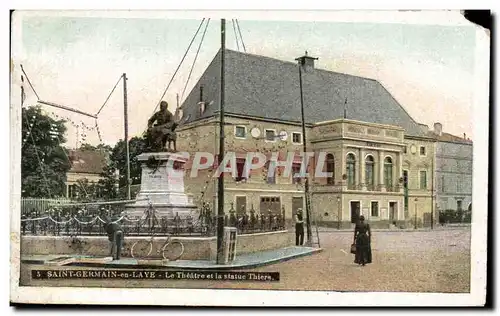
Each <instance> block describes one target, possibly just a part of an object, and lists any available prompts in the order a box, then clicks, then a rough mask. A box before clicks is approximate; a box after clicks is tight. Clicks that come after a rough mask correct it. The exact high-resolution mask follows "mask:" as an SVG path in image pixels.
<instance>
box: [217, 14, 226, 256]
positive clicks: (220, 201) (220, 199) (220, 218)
mask: <svg viewBox="0 0 500 316" xmlns="http://www.w3.org/2000/svg"><path fill="white" fill-rule="evenodd" d="M220 34H221V49H220V52H221V63H220V68H221V69H220V87H221V89H220V91H221V92H220V108H219V124H220V125H219V156H218V161H217V168H220V165H221V164H222V158H223V156H224V137H225V135H224V97H225V95H224V85H225V81H224V80H225V77H224V74H225V73H224V71H225V69H224V67H225V65H224V61H225V60H224V59H225V49H226V19H221V24H220ZM217 181H218V182H217V257H216V262H217V264H224V258H223V244H222V243H223V240H222V239H223V237H224V236H223V235H224V173H223V172H221V173H220V175H219V178H218V179H217Z"/></svg>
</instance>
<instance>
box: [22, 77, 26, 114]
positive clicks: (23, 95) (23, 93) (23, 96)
mask: <svg viewBox="0 0 500 316" xmlns="http://www.w3.org/2000/svg"><path fill="white" fill-rule="evenodd" d="M25 96H26V94H25V92H24V76H23V75H21V107H23V105H24V98H25Z"/></svg>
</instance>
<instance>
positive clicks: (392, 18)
mask: <svg viewBox="0 0 500 316" xmlns="http://www.w3.org/2000/svg"><path fill="white" fill-rule="evenodd" d="M145 2H147V1H140V2H137V1H127V0H124V1H122V2H121V5H122V6H123V7H122V8H127V9H133V8H138V7H141V8H145V7H148V8H150V9H151V8H156V9H157V8H158V7H159V4H158V3H155V4H154V6H151V5H149V6H148V5H147V4H145ZM188 2H189V1H183V2H182V3H169V7H170V8H177V9H185V6H186V5H188V6H189V4H188ZM291 2H294V1H289V6H292V7H293V8H295V9H299V8H302V9H304V8H310V6H311V5H310V3H307V2H306V3H304V2H296V3H300V4H298V5H297V4H295V3H291ZM423 2H425V1H420V2H419V5H418V6H420V5H422V4H423ZM480 2H481V1H476V2H474V4H475V5H476V6H478V7H477V8H484V7H488V5H487V4H486V5H484V4H483V5H481V3H480ZM54 3H55V5H56V6H58V7H59V8H71V9H77V8H78V9H82V8H87V9H99V8H100V9H109V3H108V2H106V1H99V2H91V1H87V2H85V3H68V2H66V1H57V2H56V1H52V8H54ZM265 3H266V5H267V9H271V8H270V7H269V6H272V7H273V8H277V6H276V5H275V3H269V2H268V1H266V2H265ZM351 3H352V2H349V4H348V5H349V6H350V5H351ZM32 4H35V6H38V7H40V6H43V7H44V8H48V7H47V2H45V1H44V2H43V4H42V3H39V2H32ZM427 4H431V6H435V5H436V3H435V1H428V2H427ZM16 5H17V7H18V8H19V9H26V8H29V9H32V8H33V5H31V6H29V5H26V4H25V3H21V2H20V1H18V2H16ZM181 5H182V6H184V7H182V8H181V7H180V6H181ZM213 5H214V4H213V3H206V4H205V3H203V4H201V3H198V4H196V6H192V5H191V6H190V8H191V9H194V8H195V7H197V8H208V7H209V6H213ZM231 5H232V6H233V8H234V7H237V6H238V4H236V3H232V4H231ZM252 5H253V6H254V7H253V8H254V9H256V8H262V7H263V6H262V4H261V3H260V1H254V2H252ZM397 5H398V6H399V8H407V9H414V8H415V5H414V4H412V3H408V4H406V3H398V4H397ZM424 5H425V4H424ZM451 5H456V6H457V8H463V7H469V8H470V7H474V5H471V3H463V2H462V1H456V2H453V3H448V4H447V6H448V7H449V6H451ZM248 6H250V5H248V4H247V8H248ZM382 6H383V7H384V8H386V9H387V8H395V6H394V5H393V6H390V5H389V6H387V4H383V5H382ZM164 8H165V6H164ZM239 8H241V6H239ZM289 8H290V7H289ZM330 8H332V6H330ZM344 8H347V7H344ZM349 8H351V9H352V6H351V7H349ZM358 8H359V7H358ZM226 9H227V7H226ZM337 9H339V8H338V5H337ZM379 9H381V7H379ZM49 14H54V12H49V11H46V12H44V15H49ZM71 14H74V15H82V14H85V13H82V12H72V13H71ZM95 14H96V13H95V12H92V13H87V15H95ZM99 14H100V15H108V16H110V15H114V16H116V15H117V14H124V15H126V14H128V13H127V12H126V11H124V12H122V13H117V12H111V11H107V12H105V13H99ZM141 14H143V13H134V15H141ZM183 14H184V12H183ZM221 14H225V15H227V12H224V13H221V12H220V11H219V12H210V13H209V14H207V13H200V12H188V13H186V17H191V18H195V17H196V18H198V17H201V16H203V17H206V16H208V15H209V16H210V17H213V18H214V17H220V15H221ZM255 14H256V12H251V11H247V12H239V13H238V15H239V17H238V18H239V19H245V18H247V19H248V18H249V17H251V16H253V17H254V18H255ZM257 14H258V15H259V17H258V18H259V19H274V20H278V19H287V18H289V19H290V18H293V19H295V20H310V19H311V18H314V19H315V20H332V19H333V20H336V21H348V22H353V21H361V20H362V21H364V22H367V21H371V22H381V21H382V20H383V21H384V22H386V23H398V22H406V23H407V22H409V21H410V22H411V23H415V24H418V23H421V24H440V25H443V24H444V25H456V24H462V25H469V23H468V22H465V21H463V19H462V20H459V19H458V17H457V14H456V13H454V12H450V13H444V14H443V13H441V14H440V13H439V12H427V13H425V14H424V15H422V14H421V13H420V12H406V13H404V14H394V12H355V11H351V12H347V13H346V12H343V13H339V12H334V13H331V12H330V13H328V12H326V11H324V12H311V11H309V12H293V11H289V12H280V13H277V12H270V11H263V12H258V13H257ZM178 15H179V12H170V13H168V14H165V13H162V12H158V11H156V12H149V13H148V17H150V18H154V17H155V16H156V17H157V18H166V16H170V17H173V16H178ZM444 16H446V17H448V18H444ZM5 23H8V19H5ZM4 42H7V41H4ZM476 44H477V46H476V51H477V54H476V56H477V58H476V73H475V75H476V77H475V78H476V79H475V80H474V82H473V84H474V88H475V89H474V93H475V95H474V100H475V102H474V109H475V110H474V122H477V123H478V124H474V135H475V138H476V139H477V141H476V142H475V143H474V156H475V157H482V156H485V154H486V153H487V152H488V124H480V123H479V122H488V121H489V113H488V111H487V110H485V107H486V105H487V104H488V102H489V101H488V96H489V86H488V77H489V76H488V75H489V39H488V36H487V34H486V33H485V31H484V30H482V29H480V28H477V39H476ZM5 52H6V50H4V54H5ZM5 59H6V58H5ZM5 59H4V60H5ZM4 67H7V65H6V63H4ZM4 73H7V71H4ZM7 94H8V93H7ZM2 117H3V118H4V119H6V118H7V117H9V116H7V115H4V116H2ZM10 119H11V121H10V123H7V124H2V127H3V128H7V126H12V124H16V122H19V121H20V120H19V119H20V117H19V112H16V111H14V112H12V113H11V117H10ZM19 134H20V133H19V132H18V131H17V130H16V129H12V130H11V131H10V141H11V143H12V147H13V148H12V150H10V149H11V148H10V146H8V147H7V150H10V155H9V157H10V160H11V162H16V161H19V158H20V157H19V150H16V147H17V146H19V144H20V135H19ZM2 135H9V132H4V133H2ZM3 157H5V156H3ZM4 165H7V164H4ZM473 165H474V168H473V169H474V179H473V196H474V200H473V201H474V205H475V206H474V213H473V224H472V234H471V243H472V245H473V246H472V247H471V258H474V259H473V260H471V293H470V294H432V293H418V294H416V293H335V292H326V291H322V292H316V291H315V292H297V291H269V290H266V291H244V290H242V291H227V290H226V291H224V290H193V289H127V290H126V291H123V290H122V289H106V288H34V287H19V286H18V283H17V280H18V278H19V270H18V269H16V265H18V264H19V218H18V216H13V215H15V212H14V214H11V217H10V219H11V221H10V223H11V235H10V246H11V247H10V254H11V264H12V265H13V267H12V269H10V281H11V282H10V291H11V292H10V293H11V295H10V297H11V300H12V301H15V302H30V303H39V304H46V303H65V304H82V303H100V304H104V305H108V304H142V305H157V304H163V305H167V304H176V305H219V306H224V305H227V304H228V302H230V304H232V305H258V306H262V305H267V306H284V305H287V306H335V305H337V306H346V305H363V306H384V305H387V306H408V305H424V306H425V305H427V306H429V305H430V306H433V305H441V306H446V305H454V306H467V305H481V304H483V303H484V295H485V284H486V283H485V282H486V229H485V227H486V224H487V208H488V206H487V203H486V194H485V192H488V188H487V181H485V180H486V179H487V174H488V165H487V163H485V161H484V160H478V159H476V160H475V161H474V162H473ZM19 171H20V170H19V164H16V163H12V164H11V165H10V174H11V177H10V181H9V184H7V185H8V186H9V187H10V188H11V196H10V198H11V200H10V202H11V203H10V207H8V208H6V209H14V210H19V201H18V197H19V184H20V178H19V175H20V172H19ZM5 178H6V177H5ZM5 180H6V179H5ZM3 191H4V192H8V190H3ZM280 201H281V199H280ZM361 211H362V208H361ZM3 222H4V224H6V222H7V221H3ZM6 251H7V250H5V252H6ZM4 284H5V283H4ZM299 297H300V299H299Z"/></svg>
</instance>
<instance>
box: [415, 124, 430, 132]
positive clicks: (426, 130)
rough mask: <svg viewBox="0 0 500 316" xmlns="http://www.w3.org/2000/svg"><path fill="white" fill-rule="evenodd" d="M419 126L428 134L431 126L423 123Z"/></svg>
mask: <svg viewBox="0 0 500 316" xmlns="http://www.w3.org/2000/svg"><path fill="white" fill-rule="evenodd" d="M418 125H419V126H420V128H421V129H422V131H424V132H425V133H427V132H428V131H429V126H427V125H425V124H421V123H419V124H418Z"/></svg>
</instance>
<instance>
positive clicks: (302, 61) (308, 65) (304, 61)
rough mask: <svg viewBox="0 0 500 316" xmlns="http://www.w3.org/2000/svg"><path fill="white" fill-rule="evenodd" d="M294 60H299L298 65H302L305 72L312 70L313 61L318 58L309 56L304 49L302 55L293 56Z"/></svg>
mask: <svg viewBox="0 0 500 316" xmlns="http://www.w3.org/2000/svg"><path fill="white" fill-rule="evenodd" d="M295 60H297V61H298V62H299V65H301V66H302V67H304V71H305V72H309V71H312V70H314V61H315V60H318V58H316V57H311V56H309V55H307V51H306V53H305V55H304V56H302V57H299V58H295Z"/></svg>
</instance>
